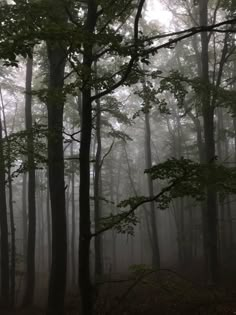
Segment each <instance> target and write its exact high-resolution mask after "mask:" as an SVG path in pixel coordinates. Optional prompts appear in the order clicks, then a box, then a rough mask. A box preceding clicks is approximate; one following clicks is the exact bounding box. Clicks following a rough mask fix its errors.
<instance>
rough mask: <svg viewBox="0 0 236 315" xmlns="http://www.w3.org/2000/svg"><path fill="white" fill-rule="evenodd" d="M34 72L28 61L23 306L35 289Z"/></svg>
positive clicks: (29, 299) (29, 301)
mask: <svg viewBox="0 0 236 315" xmlns="http://www.w3.org/2000/svg"><path fill="white" fill-rule="evenodd" d="M32 71H33V60H32V59H31V58H28V59H27V65H26V97H25V125H26V131H27V151H28V156H27V158H28V218H29V223H28V244H27V268H26V288H25V295H24V300H23V304H24V305H29V304H32V303H33V300H34V289H35V238H36V204H35V203H36V202H35V165H34V144H33V141H34V140H33V130H32V128H33V124H32V94H31V93H32V91H31V85H32Z"/></svg>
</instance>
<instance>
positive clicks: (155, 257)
mask: <svg viewBox="0 0 236 315" xmlns="http://www.w3.org/2000/svg"><path fill="white" fill-rule="evenodd" d="M145 159H146V168H147V169H149V168H151V167H152V152H151V129H150V120H149V113H145ZM147 181H148V194H149V196H150V197H152V196H153V195H154V192H153V182H152V179H151V176H150V174H147ZM150 220H151V222H150V223H151V235H152V264H153V267H154V268H160V250H159V242H158V234H157V223H156V211H155V204H154V202H151V203H150Z"/></svg>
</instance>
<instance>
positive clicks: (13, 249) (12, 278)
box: [0, 89, 16, 305]
mask: <svg viewBox="0 0 236 315" xmlns="http://www.w3.org/2000/svg"><path fill="white" fill-rule="evenodd" d="M0 97H1V104H2V115H3V125H4V132H5V139H6V147H7V157H8V160H7V179H8V190H9V199H8V202H9V213H10V234H11V261H10V297H11V305H14V304H15V264H16V244H15V222H14V209H13V192H12V178H11V161H10V155H11V147H10V142H9V141H8V132H7V122H6V115H5V106H4V101H3V95H2V90H1V89H0Z"/></svg>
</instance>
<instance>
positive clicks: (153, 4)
mask: <svg viewBox="0 0 236 315" xmlns="http://www.w3.org/2000/svg"><path fill="white" fill-rule="evenodd" d="M147 4H148V10H147V18H148V20H149V21H158V22H160V23H161V24H164V25H166V26H167V27H168V26H169V23H170V21H171V16H172V15H171V13H170V12H169V11H167V10H165V8H164V7H163V5H161V4H160V2H159V1H158V0H148V3H147Z"/></svg>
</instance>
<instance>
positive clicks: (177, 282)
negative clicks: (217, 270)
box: [0, 270, 236, 315]
mask: <svg viewBox="0 0 236 315" xmlns="http://www.w3.org/2000/svg"><path fill="white" fill-rule="evenodd" d="M99 288H100V289H99V293H98V296H97V305H96V315H189V314H191V315H192V314H193V315H226V314H228V315H230V314H232V315H233V314H236V286H235V289H234V288H233V287H232V286H231V287H230V288H228V289H226V288H215V287H203V286H201V285H199V284H197V283H196V282H192V281H190V280H188V279H186V278H184V277H182V276H180V275H179V274H177V273H174V272H171V271H168V270H165V271H162V272H159V273H158V274H156V273H155V274H154V273H149V271H145V272H144V273H142V272H140V271H139V272H137V273H135V274H132V278H131V276H127V275H122V276H121V275H120V276H118V277H116V279H113V280H112V281H111V280H109V279H106V280H105V281H103V282H102V283H101V284H100V286H99ZM66 305H67V315H77V314H78V312H77V309H78V305H79V301H78V299H77V297H76V296H75V295H72V294H71V295H69V296H68V297H67V299H66ZM0 314H1V315H43V314H45V312H44V311H43V310H40V309H39V308H31V309H28V310H20V309H18V310H15V311H10V310H9V311H7V310H3V309H0Z"/></svg>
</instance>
